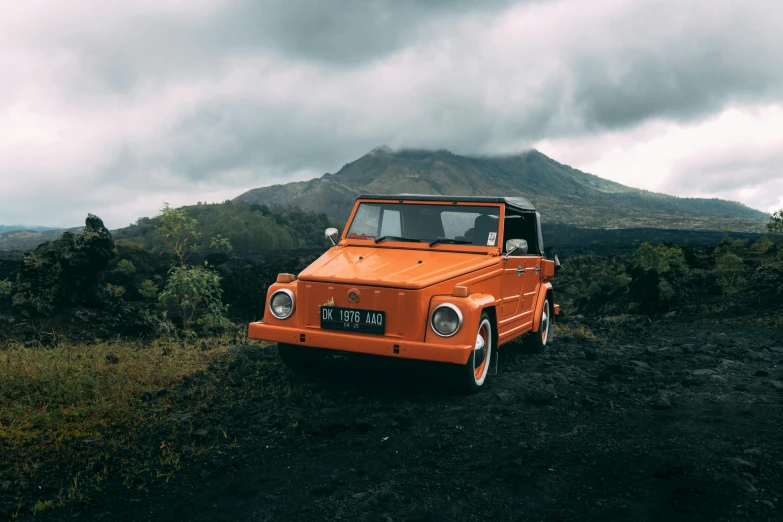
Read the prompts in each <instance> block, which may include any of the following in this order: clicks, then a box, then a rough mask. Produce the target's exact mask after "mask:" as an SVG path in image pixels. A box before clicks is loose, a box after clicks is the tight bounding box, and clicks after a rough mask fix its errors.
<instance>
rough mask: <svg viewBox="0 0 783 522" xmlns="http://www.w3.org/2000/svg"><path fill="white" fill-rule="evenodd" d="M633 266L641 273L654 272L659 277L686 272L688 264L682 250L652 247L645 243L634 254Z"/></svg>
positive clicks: (662, 246)
mask: <svg viewBox="0 0 783 522" xmlns="http://www.w3.org/2000/svg"><path fill="white" fill-rule="evenodd" d="M633 266H634V267H635V268H640V269H642V271H643V272H655V273H656V274H659V275H660V274H663V273H666V272H669V271H673V272H675V273H679V274H684V273H687V272H688V262H687V261H686V260H685V254H683V252H682V249H680V248H677V247H667V246H666V245H663V244H661V245H658V246H657V247H653V246H652V245H650V243H647V242H645V243H642V245H641V246H640V247H639V248H638V249H637V250H636V252H635V253H634V256H633Z"/></svg>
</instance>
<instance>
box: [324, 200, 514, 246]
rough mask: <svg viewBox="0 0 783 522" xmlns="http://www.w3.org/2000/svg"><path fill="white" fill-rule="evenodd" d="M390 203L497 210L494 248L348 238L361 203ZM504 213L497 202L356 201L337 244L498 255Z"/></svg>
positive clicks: (502, 206)
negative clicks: (376, 241) (377, 241)
mask: <svg viewBox="0 0 783 522" xmlns="http://www.w3.org/2000/svg"><path fill="white" fill-rule="evenodd" d="M392 202H393V203H396V204H403V205H428V206H432V205H442V206H444V207H455V206H462V207H466V206H467V207H488V208H494V209H497V211H498V216H499V217H498V231H497V241H496V243H495V245H494V246H487V245H458V244H451V243H437V244H435V245H433V246H432V247H430V246H429V242H424V243H420V242H412V241H400V240H395V239H387V240H384V241H382V242H380V243H375V238H374V237H370V236H367V237H366V238H356V237H354V238H349V237H348V231H349V230H350V229H351V225H352V224H353V220H354V218H355V217H356V213H357V211H358V210H359V205H361V204H362V203H378V204H389V203H392ZM505 213H506V208H505V205H504V204H503V203H497V202H484V201H475V202H474V201H432V200H408V199H405V198H404V197H401V198H400V199H398V200H391V201H390V200H388V199H357V200H356V203H355V204H354V207H353V210H352V211H351V215H350V217H349V218H348V221H347V222H346V224H345V228H344V229H343V232H342V235H341V240H340V243H339V244H341V245H344V246H351V245H355V246H370V247H374V248H398V249H399V248H405V249H411V250H433V251H434V250H440V251H449V252H470V253H480V254H487V253H498V252H500V251H501V247H502V245H503V223H504V219H505ZM433 239H435V238H433Z"/></svg>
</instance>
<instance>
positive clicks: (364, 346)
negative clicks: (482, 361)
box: [248, 196, 559, 364]
mask: <svg viewBox="0 0 783 522" xmlns="http://www.w3.org/2000/svg"><path fill="white" fill-rule="evenodd" d="M400 199H401V200H404V196H400ZM375 201H376V200H373V199H360V200H357V203H356V205H355V206H354V209H353V211H352V212H351V217H350V218H349V220H348V226H350V223H351V221H352V220H353V218H354V216H355V214H356V211H357V208H358V206H359V203H362V202H375ZM386 202H387V203H388V201H386ZM405 203H406V204H408V203H410V204H422V203H424V204H430V205H431V204H448V205H471V206H480V205H485V206H494V207H499V223H500V227H499V230H498V233H497V235H498V240H497V242H496V245H502V244H503V241H504V238H503V226H502V224H503V218H504V215H505V207H504V205H503V204H502V203H494V204H482V203H475V202H464V203H463V202H460V203H451V202H448V203H443V202H435V201H415V202H409V201H405ZM348 226H346V230H345V231H343V237H342V238H341V240H340V241H339V243H338V244H337V245H335V246H333V247H332V248H330V249H329V250H328V251H327V252H325V253H324V254H323V255H322V256H321V257H320V258H318V259H317V260H316V261H314V262H313V263H312V264H311V265H310V266H308V267H307V268H306V269H304V270H303V271H302V272H301V273H300V274H299V275H298V278H297V279H296V280H294V281H291V282H287V283H274V284H273V285H271V286H270V287H269V290H268V292H267V303H269V299H270V298H271V296H272V294H274V293H275V292H276V291H278V290H280V289H288V290H290V291H291V292H292V293H293V294H294V296H295V302H294V310H293V312H292V314H291V316H289V317H288V318H286V319H283V320H281V319H277V318H276V317H274V316H273V315H272V314H271V313H269V311H268V309H267V313H265V314H264V319H263V320H262V321H258V322H254V323H250V325H249V327H248V336H249V337H250V338H251V339H260V340H266V341H273V342H279V343H288V344H299V345H305V346H311V347H317V348H324V349H333V350H340V351H347V352H361V353H368V354H375V355H384V356H390V357H404V358H409V359H420V360H430V361H440V362H447V363H454V364H464V363H465V362H466V361H467V360H468V357H469V356H470V353H471V351H472V350H473V348H474V345H475V342H476V333H477V330H478V325H479V318H480V317H481V313H482V311H484V310H487V311H489V312H491V314H492V315H493V316H494V317H495V318H496V319H497V320H496V322H495V324H494V325H493V327H494V328H495V329H496V332H497V339H498V342H499V344H504V343H506V342H509V341H511V340H513V339H514V338H516V337H518V336H520V335H522V334H525V333H527V332H530V331H536V330H537V328H538V321H539V319H540V315H541V314H540V311H541V307H542V306H543V301H544V298H543V296H544V295H546V293H547V292H551V291H552V284H551V283H550V282H549V280H550V279H551V277H552V276H553V275H554V262H552V261H548V260H546V259H544V258H543V256H541V255H525V256H516V257H509V258H508V259H504V256H503V255H501V249H500V248H499V247H497V246H493V247H489V246H487V247H484V246H474V245H454V244H436V245H433V246H432V247H430V246H429V245H428V244H427V243H411V242H400V241H384V242H382V243H379V244H376V243H375V241H374V240H373V239H372V238H370V239H363V238H346V237H345V236H346V234H347V230H348ZM522 265H524V267H523V266H522ZM523 268H524V270H522V271H521V272H520V269H523ZM522 274H523V275H524V277H522ZM509 285H510V286H511V287H512V288H510V289H509ZM455 286H465V287H467V288H468V293H469V295H468V296H467V297H455V296H453V295H452V293H453V291H454V287H455ZM349 292H353V294H354V296H356V295H357V294H358V298H359V300H358V303H354V302H352V301H350V300H349V297H348V294H349ZM327 303H329V304H330V305H333V306H336V307H341V308H349V309H350V308H354V309H361V310H373V311H383V312H385V318H386V321H385V333H384V334H383V335H376V334H366V333H358V332H344V331H336V330H325V329H321V324H320V320H321V305H325V304H327ZM442 303H451V304H453V305H455V306H456V307H457V308H459V310H460V311H461V313H462V316H463V323H462V326H461V328H460V329H459V330H458V331H457V333H456V334H454V335H453V336H451V337H441V336H440V335H438V334H437V333H435V331H434V330H433V329H432V326H431V324H430V314H431V313H432V311H433V310H434V309H435V308H436V307H437V306H438V305H440V304H442ZM504 310H505V312H504ZM553 310H554V312H555V314H557V313H558V312H559V306H558V305H554V307H553Z"/></svg>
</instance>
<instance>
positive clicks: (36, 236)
mask: <svg viewBox="0 0 783 522" xmlns="http://www.w3.org/2000/svg"><path fill="white" fill-rule="evenodd" d="M40 228H44V230H11V231H9V232H2V233H0V251H4V250H22V251H24V250H30V249H32V248H35V247H37V246H38V245H40V244H41V243H43V242H45V241H52V240H53V239H57V238H58V237H60V236H61V235H62V233H63V232H66V231H68V232H73V233H75V234H80V233H81V232H82V229H83V228H84V227H76V228H67V229H62V228H59V229H58V228H45V227H40Z"/></svg>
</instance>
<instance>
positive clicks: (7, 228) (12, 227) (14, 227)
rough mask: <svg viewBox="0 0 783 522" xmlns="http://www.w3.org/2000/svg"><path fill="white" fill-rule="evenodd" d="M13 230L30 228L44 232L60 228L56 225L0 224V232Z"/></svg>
mask: <svg viewBox="0 0 783 522" xmlns="http://www.w3.org/2000/svg"><path fill="white" fill-rule="evenodd" d="M14 230H31V231H34V232H44V231H46V230H61V229H59V228H57V227H38V226H32V227H31V226H28V225H0V234H2V233H3V232H13V231H14Z"/></svg>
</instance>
